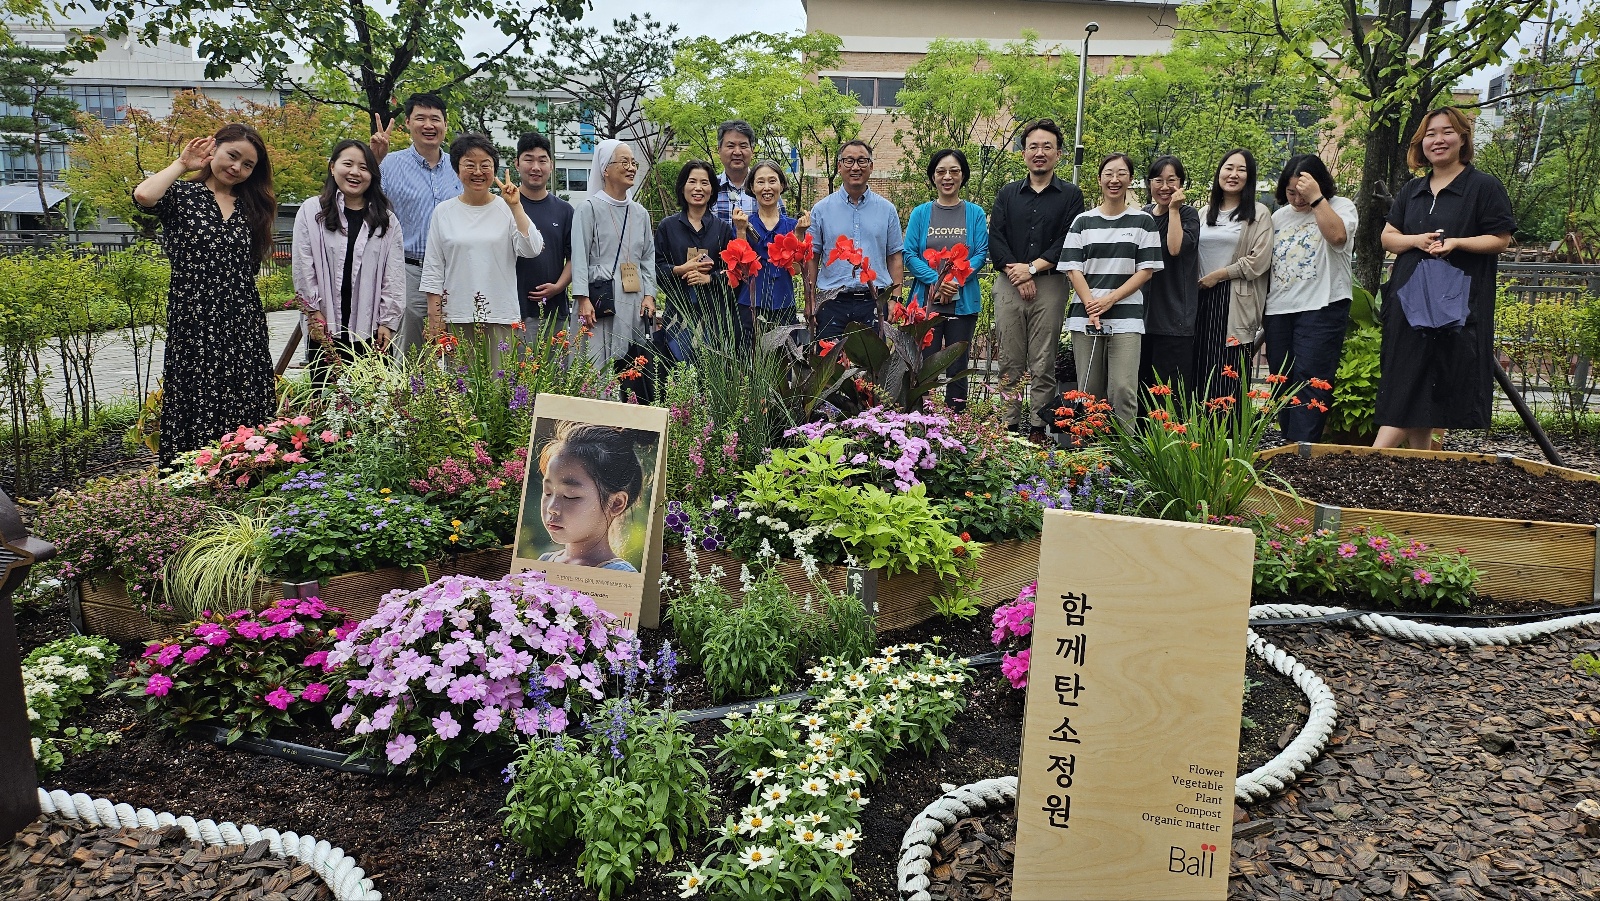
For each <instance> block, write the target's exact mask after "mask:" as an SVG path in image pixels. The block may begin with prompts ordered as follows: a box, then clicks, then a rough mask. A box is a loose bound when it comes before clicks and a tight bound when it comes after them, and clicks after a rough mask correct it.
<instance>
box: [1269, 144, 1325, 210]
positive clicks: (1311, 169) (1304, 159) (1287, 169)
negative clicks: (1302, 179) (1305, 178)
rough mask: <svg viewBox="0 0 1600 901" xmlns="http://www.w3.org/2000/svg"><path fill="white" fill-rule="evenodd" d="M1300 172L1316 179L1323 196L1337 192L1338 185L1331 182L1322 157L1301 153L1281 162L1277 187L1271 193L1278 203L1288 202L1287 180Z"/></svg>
mask: <svg viewBox="0 0 1600 901" xmlns="http://www.w3.org/2000/svg"><path fill="white" fill-rule="evenodd" d="M1302 172H1305V173H1307V174H1309V175H1310V176H1311V177H1312V178H1314V179H1316V180H1317V187H1318V188H1320V189H1322V196H1323V197H1332V196H1334V195H1336V194H1338V193H1339V188H1338V186H1337V185H1335V184H1334V183H1333V173H1331V172H1329V171H1328V165H1327V163H1324V162H1323V161H1322V157H1320V156H1317V155H1316V154H1314V153H1302V154H1300V155H1299V156H1292V157H1289V161H1288V162H1287V163H1284V164H1283V172H1282V173H1281V174H1280V175H1279V176H1278V189H1277V190H1276V191H1275V192H1273V195H1272V196H1273V199H1275V200H1277V201H1278V203H1279V204H1280V205H1281V204H1285V203H1288V202H1289V194H1288V191H1289V180H1290V179H1292V178H1294V177H1295V176H1297V175H1299V174H1300V173H1302Z"/></svg>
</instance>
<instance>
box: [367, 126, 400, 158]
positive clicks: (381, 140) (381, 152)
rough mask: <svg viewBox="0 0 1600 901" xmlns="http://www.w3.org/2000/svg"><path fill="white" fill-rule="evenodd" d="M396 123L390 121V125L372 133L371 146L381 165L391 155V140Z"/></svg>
mask: <svg viewBox="0 0 1600 901" xmlns="http://www.w3.org/2000/svg"><path fill="white" fill-rule="evenodd" d="M394 123H395V120H394V119H390V120H389V124H388V125H385V126H384V127H383V128H382V129H381V130H379V131H375V132H373V133H372V140H371V141H370V142H369V144H370V145H371V147H372V155H373V156H375V157H377V158H378V162H380V163H381V162H383V158H384V157H385V156H387V155H388V154H389V144H390V139H391V138H392V137H393V136H394Z"/></svg>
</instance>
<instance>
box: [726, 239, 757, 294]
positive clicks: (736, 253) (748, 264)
mask: <svg viewBox="0 0 1600 901" xmlns="http://www.w3.org/2000/svg"><path fill="white" fill-rule="evenodd" d="M721 256H722V262H724V263H726V264H727V265H728V284H729V285H731V286H732V287H735V288H737V287H739V283H740V282H742V281H746V280H748V279H752V278H755V276H756V273H757V272H760V271H761V257H760V256H758V255H757V254H756V251H755V248H753V247H751V246H750V242H748V241H746V240H745V239H743V238H734V239H733V240H732V241H729V242H728V246H727V249H725V250H723V251H722V254H721Z"/></svg>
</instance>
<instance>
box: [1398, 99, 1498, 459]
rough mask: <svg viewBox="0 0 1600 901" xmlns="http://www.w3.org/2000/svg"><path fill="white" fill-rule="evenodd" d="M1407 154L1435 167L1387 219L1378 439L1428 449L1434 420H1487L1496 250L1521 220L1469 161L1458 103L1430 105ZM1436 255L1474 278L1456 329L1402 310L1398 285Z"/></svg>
mask: <svg viewBox="0 0 1600 901" xmlns="http://www.w3.org/2000/svg"><path fill="white" fill-rule="evenodd" d="M1406 162H1407V163H1408V164H1409V165H1410V166H1411V168H1412V169H1421V168H1423V167H1428V168H1429V169H1430V170H1431V171H1430V172H1429V174H1428V175H1425V176H1423V177H1421V178H1415V179H1412V180H1411V181H1410V182H1408V183H1407V184H1406V186H1405V187H1404V188H1402V189H1401V190H1400V192H1399V193H1398V194H1397V195H1395V199H1394V206H1393V207H1392V208H1391V209H1390V211H1389V221H1388V224H1387V225H1385V226H1384V228H1383V249H1384V250H1387V251H1389V252H1390V253H1393V254H1395V261H1394V272H1393V274H1392V275H1391V276H1390V278H1389V282H1388V284H1386V285H1385V286H1384V291H1383V296H1384V302H1383V311H1382V318H1383V370H1382V372H1383V375H1382V379H1381V380H1380V381H1379V383H1378V408H1377V416H1376V421H1377V424H1378V439H1377V441H1375V442H1373V446H1374V447H1399V446H1400V445H1402V444H1405V445H1407V446H1409V447H1412V448H1416V449H1419V450H1425V449H1427V448H1429V447H1431V446H1432V443H1433V432H1434V430H1435V429H1482V428H1488V426H1489V415H1490V404H1491V400H1492V398H1493V392H1494V368H1493V359H1494V358H1493V356H1492V355H1493V353H1494V293H1495V277H1496V274H1497V263H1498V261H1499V258H1500V252H1501V251H1503V250H1505V249H1506V247H1507V246H1509V245H1510V243H1511V233H1512V231H1514V230H1515V229H1516V227H1517V225H1516V221H1515V219H1513V218H1512V214H1511V199H1510V198H1509V197H1507V196H1506V190H1505V187H1504V186H1502V185H1501V184H1500V181H1499V180H1498V179H1496V178H1495V177H1494V176H1492V175H1489V174H1487V173H1484V172H1480V171H1478V170H1477V169H1476V168H1474V167H1473V166H1472V165H1471V163H1472V123H1471V122H1469V121H1468V120H1467V118H1466V116H1463V115H1462V114H1461V113H1460V111H1458V110H1454V109H1440V110H1435V111H1434V112H1432V113H1429V114H1428V117H1427V118H1426V119H1424V120H1423V122H1422V125H1421V126H1420V127H1419V128H1418V129H1417V133H1416V134H1414V135H1412V137H1411V147H1410V150H1409V151H1408V152H1407V155H1406ZM1430 257H1431V258H1434V259H1440V260H1444V261H1445V262H1446V263H1449V264H1450V265H1451V266H1454V267H1455V268H1456V269H1459V270H1461V271H1462V272H1463V273H1464V274H1465V275H1466V276H1467V278H1468V279H1469V285H1470V287H1469V290H1468V295H1467V303H1468V312H1467V322H1466V325H1465V326H1464V327H1462V328H1460V329H1455V330H1450V331H1440V330H1430V331H1420V330H1418V329H1415V328H1413V327H1412V326H1411V324H1410V322H1408V321H1407V319H1406V314H1405V310H1404V309H1403V308H1402V307H1401V304H1400V300H1399V296H1398V293H1399V291H1400V289H1401V288H1402V287H1403V286H1404V285H1405V284H1406V282H1407V281H1408V280H1409V279H1410V278H1411V276H1412V273H1414V272H1415V271H1416V269H1417V265H1418V264H1419V263H1421V262H1422V261H1423V260H1425V259H1428V258H1430Z"/></svg>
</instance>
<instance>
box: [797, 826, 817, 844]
mask: <svg viewBox="0 0 1600 901" xmlns="http://www.w3.org/2000/svg"><path fill="white" fill-rule="evenodd" d="M823 838H824V836H823V834H822V833H820V832H818V831H817V830H815V829H813V828H809V827H806V826H796V827H795V829H794V840H795V841H797V842H799V843H800V844H802V845H814V844H816V843H817V842H820V841H822V839H823Z"/></svg>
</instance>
